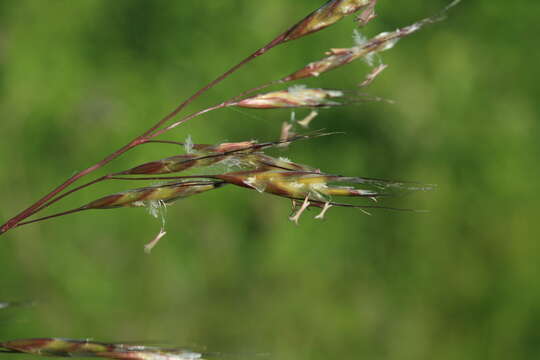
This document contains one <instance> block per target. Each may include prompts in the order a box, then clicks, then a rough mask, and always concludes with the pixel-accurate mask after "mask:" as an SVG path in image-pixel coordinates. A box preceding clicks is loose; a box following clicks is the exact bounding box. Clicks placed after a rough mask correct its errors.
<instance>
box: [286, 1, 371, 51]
mask: <svg viewBox="0 0 540 360" xmlns="http://www.w3.org/2000/svg"><path fill="white" fill-rule="evenodd" d="M374 3H375V1H373V0H330V1H328V2H327V3H326V4H324V5H323V6H321V7H320V8H319V9H317V10H315V11H314V12H312V13H311V14H309V15H308V16H307V17H305V18H304V19H303V20H302V21H300V22H299V23H297V24H296V25H294V26H293V27H292V28H291V29H289V30H288V31H287V32H286V33H285V34H284V36H283V42H285V41H290V40H295V39H298V38H300V37H303V36H306V35H309V34H312V33H314V32H317V31H320V30H322V29H324V28H327V27H328V26H331V25H333V24H335V23H336V22H338V21H340V20H341V19H343V18H344V17H345V16H347V15H351V14H354V13H355V12H358V11H360V10H362V9H365V8H367V7H369V6H372V5H374ZM364 19H367V18H366V17H365V15H364ZM367 20H368V21H369V19H367Z"/></svg>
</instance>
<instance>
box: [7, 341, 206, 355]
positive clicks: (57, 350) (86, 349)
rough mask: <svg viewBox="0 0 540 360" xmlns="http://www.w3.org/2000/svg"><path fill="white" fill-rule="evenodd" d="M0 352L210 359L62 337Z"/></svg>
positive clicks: (184, 351) (17, 343)
mask: <svg viewBox="0 0 540 360" xmlns="http://www.w3.org/2000/svg"><path fill="white" fill-rule="evenodd" d="M2 348H3V349H4V350H0V352H4V353H13V354H17V353H18V354H29V355H37V356H48V357H71V358H75V357H77V358H79V357H97V358H104V359H117V360H196V359H200V360H205V359H207V360H209V359H210V358H214V356H212V355H211V354H204V353H199V352H194V351H190V350H187V349H182V348H165V347H158V346H146V345H133V344H121V343H104V342H97V341H92V340H75V339H62V338H41V339H22V340H12V341H6V342H0V349H2ZM207 355H208V356H210V357H208V356H207Z"/></svg>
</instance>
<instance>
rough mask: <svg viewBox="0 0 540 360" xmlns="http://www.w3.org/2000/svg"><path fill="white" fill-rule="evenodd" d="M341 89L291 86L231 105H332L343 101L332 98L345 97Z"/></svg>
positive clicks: (281, 106)
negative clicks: (332, 99)
mask: <svg viewBox="0 0 540 360" xmlns="http://www.w3.org/2000/svg"><path fill="white" fill-rule="evenodd" d="M343 95H344V94H343V92H342V91H340V90H326V89H308V88H305V87H298V86H297V87H291V88H289V89H288V90H281V91H273V92H269V93H264V94H259V95H255V96H252V97H249V98H246V99H243V100H241V101H239V102H237V103H233V104H231V106H239V107H243V108H251V109H279V108H298V107H330V106H340V105H343V103H340V102H336V101H331V100H330V99H331V98H340V97H343Z"/></svg>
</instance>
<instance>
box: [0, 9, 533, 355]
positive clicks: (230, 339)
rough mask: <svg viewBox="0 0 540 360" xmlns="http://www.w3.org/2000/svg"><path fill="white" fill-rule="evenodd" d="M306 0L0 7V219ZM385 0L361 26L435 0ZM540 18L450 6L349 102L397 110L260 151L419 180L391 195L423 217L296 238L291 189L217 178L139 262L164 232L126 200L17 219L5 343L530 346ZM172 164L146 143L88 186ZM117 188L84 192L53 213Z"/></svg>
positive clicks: (323, 36)
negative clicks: (119, 205) (150, 165)
mask: <svg viewBox="0 0 540 360" xmlns="http://www.w3.org/2000/svg"><path fill="white" fill-rule="evenodd" d="M321 3H322V1H315V0H295V1H289V0H272V1H266V2H259V1H248V0H235V1H223V0H222V1H134V0H122V1H121V0H118V1H104V0H103V1H102V0H90V1H71V2H68V1H49V2H43V1H36V0H22V1H21V0H17V1H16V0H4V1H2V2H0V118H1V121H0V134H1V136H2V140H1V141H0V173H1V176H0V196H1V199H2V201H1V204H0V219H2V220H4V219H6V218H8V217H9V216H11V215H13V214H14V213H15V212H17V211H18V210H20V209H22V208H23V207H25V206H27V205H28V204H30V203H31V202H32V201H34V200H36V199H37V198H38V197H39V196H41V195H43V194H44V193H45V192H46V191H48V190H50V189H51V188H52V187H53V186H56V185H57V184H59V183H60V182H61V181H63V180H64V179H65V178H67V177H68V176H69V175H71V174H72V173H73V172H74V171H76V170H81V169H82V168H83V167H84V166H87V165H90V164H92V163H94V162H96V161H98V160H100V159H101V158H102V157H103V156H105V155H107V154H108V153H110V152H111V151H113V150H115V149H116V148H117V147H118V146H120V145H122V144H124V143H126V142H127V141H129V140H131V139H132V138H133V137H134V136H135V135H137V134H139V133H141V132H142V131H143V130H145V129H146V128H147V127H149V126H150V125H151V124H152V123H154V122H155V121H157V120H158V119H159V118H160V117H161V116H162V115H165V114H166V113H167V112H169V111H170V110H172V109H173V108H174V107H175V106H176V105H177V104H178V103H179V102H180V101H181V100H183V99H184V98H186V97H187V96H189V95H190V94H191V93H193V92H194V91H195V90H196V89H198V88H199V87H201V86H202V85H203V84H205V83H206V82H208V81H210V80H212V79H213V78H214V77H216V76H217V75H218V74H220V73H221V72H223V71H224V70H226V69H227V68H228V67H230V66H231V65H233V64H234V63H236V62H237V61H239V60H241V59H242V58H243V57H244V56H246V55H248V54H249V53H250V52H251V51H253V50H255V49H257V48H258V47H260V46H261V45H263V44H264V43H265V42H267V41H269V40H270V39H272V38H273V37H275V36H276V35H278V34H279V33H280V32H282V31H284V30H285V29H287V28H288V27H289V26H291V25H292V24H293V23H294V22H295V21H297V20H299V19H301V18H302V17H304V16H305V15H306V14H308V13H309V12H310V11H312V10H314V9H315V8H316V7H317V6H320V5H321ZM379 3H380V4H379V5H378V6H377V13H378V15H379V16H378V18H376V19H375V20H373V21H372V22H371V23H370V24H369V25H368V26H367V27H366V28H364V29H362V30H361V31H362V33H363V34H364V35H365V36H367V37H368V38H369V37H371V36H373V35H376V34H378V33H379V32H381V31H392V30H394V29H396V28H398V27H400V26H404V25H408V24H410V23H412V22H414V21H416V20H419V19H421V18H424V17H426V16H430V15H432V14H434V13H436V12H437V11H438V10H440V9H442V8H443V7H444V6H445V5H447V2H445V1H439V0H438V1H427V0H424V1H416V2H409V3H399V2H390V1H384V2H383V1H380V2H379ZM539 11H540V4H539V3H537V2H534V1H522V2H520V3H519V4H517V5H514V6H513V7H510V6H509V4H508V3H507V2H503V1H487V0H476V1H463V2H462V4H460V5H459V6H458V7H456V8H454V9H453V10H452V11H451V13H450V16H449V18H448V19H447V20H446V21H444V22H442V23H439V24H436V25H433V26H428V27H426V28H424V29H422V31H419V32H418V33H416V34H414V35H412V36H410V37H408V38H406V39H403V40H402V41H400V42H399V43H398V44H397V45H396V47H395V48H394V49H392V50H391V51H388V52H385V53H383V54H382V57H383V60H384V62H385V63H386V64H388V65H389V67H388V69H387V70H385V72H384V73H383V74H381V75H380V76H379V77H378V78H377V79H376V80H375V81H374V83H373V84H372V85H371V86H370V87H369V88H367V89H363V91H366V92H368V93H370V94H371V95H375V96H381V97H384V98H390V99H393V100H395V101H396V104H394V105H389V104H387V103H383V102H376V103H362V104H357V105H349V106H346V107H339V108H332V109H328V110H321V111H319V113H320V114H319V116H318V117H317V118H316V119H315V120H314V121H313V123H312V125H311V127H312V129H317V128H326V129H328V130H329V131H345V132H346V134H345V135H336V136H330V137H322V138H316V139H312V140H309V141H303V142H299V143H296V144H293V145H291V146H290V147H289V148H288V149H287V150H278V151H276V152H275V155H276V156H286V157H288V158H290V159H291V160H292V161H295V162H298V163H303V164H310V165H313V166H316V167H319V168H320V169H321V170H323V171H326V172H328V173H333V174H340V175H345V176H368V177H377V178H389V179H395V180H415V181H421V182H425V183H436V184H438V189H437V190H436V191H433V192H428V193H424V194H414V195H413V196H410V197H404V198H400V199H396V201H395V205H399V206H401V207H415V208H428V209H431V213H430V214H413V213H394V212H388V211H373V216H371V217H368V216H365V215H364V214H362V213H361V212H359V211H357V210H354V209H342V208H332V209H330V210H329V212H328V214H327V216H326V218H325V220H324V221H322V222H321V221H318V220H314V219H312V217H313V216H315V215H316V214H317V211H311V212H309V213H308V214H307V215H309V216H306V214H304V216H303V217H302V218H301V219H300V226H298V227H297V226H295V225H294V224H292V223H291V222H290V221H288V219H287V217H288V215H289V210H290V204H289V203H288V202H287V201H286V200H285V199H281V198H277V197H272V196H270V195H266V194H258V193H256V192H254V191H249V190H245V189H241V188H233V187H231V188H230V189H227V191H219V192H208V193H205V194H201V195H199V196H197V197H193V198H187V199H185V200H182V201H179V202H177V203H176V204H175V205H174V206H173V207H171V208H170V209H169V211H168V214H167V224H166V229H167V233H168V234H167V236H166V237H165V238H163V239H162V240H161V242H160V243H159V245H158V246H157V247H156V248H155V249H154V250H153V252H152V254H151V255H147V254H145V252H144V251H143V245H144V244H145V243H146V242H148V241H149V240H151V238H152V237H153V236H154V235H155V233H156V232H157V231H158V229H159V228H160V226H161V222H160V221H159V220H156V219H154V218H153V217H151V216H149V215H148V214H146V213H145V211H144V210H142V209H121V210H118V211H114V212H107V211H105V212H88V213H84V214H80V215H71V216H69V217H65V218H59V219H56V220H53V221H50V222H44V223H42V224H35V225H29V226H26V227H22V228H20V229H16V230H13V231H11V232H9V233H8V234H6V235H5V236H3V237H2V238H1V239H0V247H1V251H0V274H1V275H0V289H1V290H0V301H9V300H11V301H13V300H35V301H37V303H38V305H37V306H36V307H33V308H13V309H2V310H0V339H3V340H7V339H16V338H34V337H69V338H88V337H91V338H95V339H106V340H111V341H116V340H117V341H125V340H137V341H139V340H151V341H156V340H160V341H163V342H167V343H170V344H175V345H187V346H190V345H200V346H203V347H205V348H207V349H208V350H210V351H213V350H216V351H222V352H227V353H240V354H245V353H248V354H249V353H260V352H270V353H272V354H273V355H274V356H275V358H279V359H286V360H287V359H295V360H298V359H313V360H317V359H334V358H335V359H339V358H344V359H346V358H366V359H372V358H377V359H380V358H384V359H400V360H403V359H427V358H435V357H436V358H437V359H440V360H447V359H465V358H468V359H508V358H512V359H532V358H537V357H538V356H539V355H540V345H539V344H540V339H539V335H538V334H539V332H538V323H539V322H540V305H539V304H540V285H539V282H538V278H539V275H540V274H539V270H538V263H539V260H540V259H539V255H538V254H540V252H539V250H540V249H539V245H538V239H539V238H540V231H539V226H538V221H537V219H536V218H537V214H538V208H539V205H540V202H539V201H538V200H539V199H538V197H539V195H538V193H539V192H538V191H537V187H538V186H537V182H538V181H537V179H538V177H539V172H540V167H539V166H538V158H539V155H540V154H539V153H540V151H539V145H538V139H537V138H538V134H539V133H540V129H539V125H538V110H539V109H538V101H537V94H539V93H540V91H539V89H538V87H539V85H538V84H539V82H538V79H537V77H536V76H534V73H535V71H536V67H537V64H538V63H539V61H540V59H539V53H538V51H535V49H536V47H537V46H536V42H537V39H536V38H535V37H533V36H531V35H530V34H531V31H532V24H535V23H536V20H535V19H534V16H535V14H538V13H539ZM352 29H353V24H352V17H351V18H346V19H345V20H343V21H341V22H340V23H339V24H337V25H335V26H333V27H332V28H329V29H326V30H324V31H322V32H319V33H317V34H314V35H311V36H309V37H305V38H303V39H301V40H298V41H294V42H289V43H287V44H284V45H282V46H280V47H277V48H276V49H274V50H272V51H271V52H270V53H268V54H267V55H265V56H264V57H261V58H260V59H258V60H257V61H256V62H255V63H253V64H251V65H249V66H247V67H246V68H245V69H243V70H242V71H241V72H240V73H238V74H237V75H236V76H234V77H233V78H231V79H229V80H228V81H227V82H225V83H223V84H221V85H220V86H218V87H217V88H215V89H214V90H212V91H211V92H209V93H208V94H207V95H206V96H204V97H202V98H201V99H200V100H198V101H197V102H196V103H195V104H193V105H192V106H190V110H198V109H199V108H200V107H202V106H205V105H213V104H215V103H217V102H219V101H222V100H224V99H226V98H229V97H231V96H233V95H236V94H238V93H240V92H241V91H243V90H246V89H248V88H250V87H252V86H256V85H259V84H261V83H264V82H267V81H271V80H276V79H279V78H281V77H283V76H286V75H287V74H290V73H291V72H292V71H295V70H297V69H299V68H301V67H302V66H304V65H305V64H306V63H308V62H310V61H313V60H316V59H320V58H321V56H323V54H322V53H323V52H324V51H326V50H327V49H329V48H345V47H350V46H352V45H353V40H352V38H351V35H352ZM368 71H369V68H368V66H367V65H365V64H362V63H360V62H359V63H353V64H350V65H347V66H345V67H342V68H341V69H338V70H335V71H334V72H331V73H328V74H326V75H324V76H322V77H320V78H317V79H309V80H307V81H305V82H302V83H303V84H306V85H307V86H309V87H314V88H327V89H332V88H339V89H345V88H354V87H355V86H356V84H357V83H358V82H360V81H362V80H363V79H364V75H365V74H366V73H367V72H368ZM309 111H310V110H309V109H306V110H305V111H302V110H297V114H296V115H297V118H302V117H304V116H306V115H307V114H308V113H309ZM289 118H290V111H286V110H267V111H260V110H249V109H243V110H236V109H233V108H229V109H224V110H220V111H218V112H214V113H210V114H208V115H205V116H203V117H201V118H198V119H195V120H193V121H191V122H188V123H186V124H185V125H183V126H181V127H179V128H178V129H176V130H174V131H173V132H172V133H171V134H169V136H168V137H167V139H169V140H176V141H183V140H184V139H185V138H186V137H187V136H188V135H191V136H192V138H193V140H194V142H195V143H207V144H213V143H219V142H223V141H244V140H250V139H252V138H256V139H259V140H260V141H265V140H273V139H275V138H277V137H279V131H280V126H281V123H282V122H283V121H284V120H287V119H289ZM176 154H177V149H176V148H175V146H174V145H158V144H155V145H145V146H143V147H140V148H138V149H136V150H134V151H133V152H130V153H128V154H126V155H125V156H123V157H122V158H121V159H119V160H118V161H116V162H114V163H112V164H111V165H110V166H108V167H107V169H105V170H104V172H103V173H100V175H102V174H104V173H105V171H107V172H113V171H117V170H122V169H126V168H129V167H132V166H135V165H137V164H141V163H144V162H146V161H151V160H154V159H160V158H165V157H168V156H173V155H176ZM125 185H126V184H125V183H121V184H119V183H115V182H107V183H103V184H100V185H99V186H96V187H92V188H89V189H87V190H86V191H83V192H81V193H78V194H77V195H74V196H73V197H70V198H66V199H65V201H62V202H61V203H59V204H58V206H57V207H54V208H52V209H51V211H56V210H58V211H60V210H63V209H68V208H70V205H72V207H75V206H79V205H80V204H83V203H87V202H89V201H91V200H93V199H95V198H98V197H99V196H102V195H106V194H110V193H113V192H116V191H119V190H122V189H124V188H125ZM139 185H140V184H134V187H136V186H139ZM62 203H63V205H61V204H62ZM7 311H9V316H7V315H6V316H4V315H3V314H8V313H7ZM19 358H21V359H24V356H22V357H21V356H19Z"/></svg>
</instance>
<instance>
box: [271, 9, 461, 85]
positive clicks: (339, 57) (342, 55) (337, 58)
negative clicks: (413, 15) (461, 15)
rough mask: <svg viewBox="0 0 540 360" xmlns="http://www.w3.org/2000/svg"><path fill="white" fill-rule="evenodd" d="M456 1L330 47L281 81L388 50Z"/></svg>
mask: <svg viewBox="0 0 540 360" xmlns="http://www.w3.org/2000/svg"><path fill="white" fill-rule="evenodd" d="M458 2H459V1H454V2H453V3H452V4H450V5H449V6H447V7H446V8H445V9H444V10H443V11H442V12H441V13H440V14H437V15H435V16H431V17H428V18H425V19H422V20H420V21H417V22H415V23H414V24H412V25H409V26H405V27H402V28H400V29H397V30H395V31H391V32H383V33H380V34H379V35H377V36H375V37H373V38H372V39H370V40H368V41H365V40H364V39H361V40H358V39H357V44H356V45H355V46H353V47H351V48H341V49H331V50H330V51H329V52H327V55H328V56H327V57H325V58H323V59H321V60H318V61H315V62H312V63H310V64H308V65H307V66H305V67H303V68H302V69H300V70H298V71H296V72H294V73H292V74H291V75H289V76H287V77H285V78H283V79H281V82H287V81H293V80H299V79H305V78H310V77H317V76H319V75H321V74H323V73H325V72H327V71H330V70H333V69H336V68H339V67H341V66H344V65H347V64H349V63H351V62H353V61H354V60H357V59H361V58H366V56H371V55H373V54H376V53H378V52H382V51H386V50H389V49H391V48H392V47H394V45H395V44H396V43H397V42H398V40H399V39H401V38H403V37H406V36H409V35H411V34H413V33H415V32H417V31H418V30H420V29H421V28H422V27H424V26H425V25H428V24H433V23H436V22H438V21H441V20H442V19H443V18H444V15H445V13H446V11H448V10H449V9H450V8H451V7H453V6H455V5H456V4H457V3H458Z"/></svg>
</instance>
